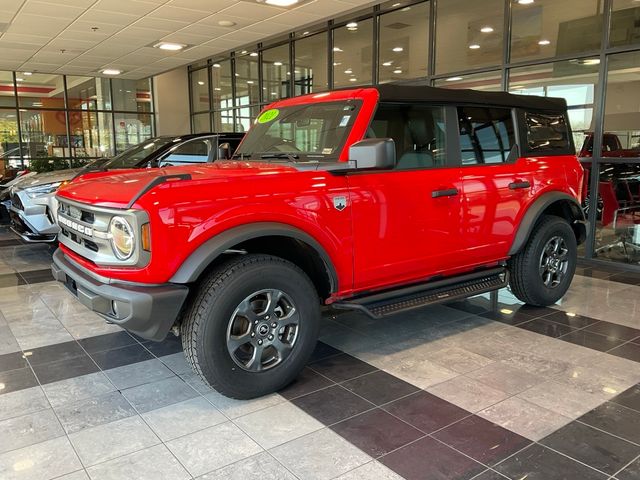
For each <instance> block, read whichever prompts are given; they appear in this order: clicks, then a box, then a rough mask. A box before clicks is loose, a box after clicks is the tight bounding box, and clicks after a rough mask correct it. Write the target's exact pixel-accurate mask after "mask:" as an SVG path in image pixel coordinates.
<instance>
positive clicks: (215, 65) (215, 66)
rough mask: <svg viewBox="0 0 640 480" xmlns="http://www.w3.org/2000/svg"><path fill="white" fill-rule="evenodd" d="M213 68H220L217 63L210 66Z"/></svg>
mask: <svg viewBox="0 0 640 480" xmlns="http://www.w3.org/2000/svg"><path fill="white" fill-rule="evenodd" d="M211 66H212V67H213V68H220V67H221V65H220V64H219V63H214V64H213V65H211Z"/></svg>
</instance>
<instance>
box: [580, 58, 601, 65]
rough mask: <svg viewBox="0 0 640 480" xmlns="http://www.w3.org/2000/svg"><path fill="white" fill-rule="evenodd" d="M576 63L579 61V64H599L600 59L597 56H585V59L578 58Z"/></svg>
mask: <svg viewBox="0 0 640 480" xmlns="http://www.w3.org/2000/svg"><path fill="white" fill-rule="evenodd" d="M578 63H580V65H600V59H599V58H587V59H585V60H580V61H579V62H578Z"/></svg>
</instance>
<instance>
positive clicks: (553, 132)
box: [524, 112, 593, 154]
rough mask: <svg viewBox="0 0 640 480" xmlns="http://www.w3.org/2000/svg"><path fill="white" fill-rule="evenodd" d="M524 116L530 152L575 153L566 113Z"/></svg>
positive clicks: (531, 113) (528, 113) (529, 114)
mask: <svg viewBox="0 0 640 480" xmlns="http://www.w3.org/2000/svg"><path fill="white" fill-rule="evenodd" d="M524 116H525V126H526V128H527V147H528V149H529V151H530V152H533V153H538V154H545V153H552V154H553V153H558V152H573V148H572V147H571V140H570V138H569V126H568V125H567V121H566V117H565V115H564V113H533V112H526V113H525V115H524ZM591 148H593V147H591Z"/></svg>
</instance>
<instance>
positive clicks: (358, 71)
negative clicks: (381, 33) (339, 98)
mask: <svg viewBox="0 0 640 480" xmlns="http://www.w3.org/2000/svg"><path fill="white" fill-rule="evenodd" d="M372 38H373V20H372V19H367V20H360V21H358V22H350V23H347V25H345V26H344V27H340V28H336V29H335V30H334V31H333V86H334V88H341V87H348V86H353V85H367V84H370V83H372V79H371V74H372V71H371V57H372V56H373V45H372ZM400 48H401V47H400V45H397V46H394V47H392V48H391V50H392V51H391V52H389V53H393V51H394V50H395V49H400ZM386 53H387V52H385V54H386Z"/></svg>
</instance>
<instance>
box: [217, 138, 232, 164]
mask: <svg viewBox="0 0 640 480" xmlns="http://www.w3.org/2000/svg"><path fill="white" fill-rule="evenodd" d="M230 158H231V145H229V142H225V143H221V144H220V145H218V158H217V160H229V159H230Z"/></svg>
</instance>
